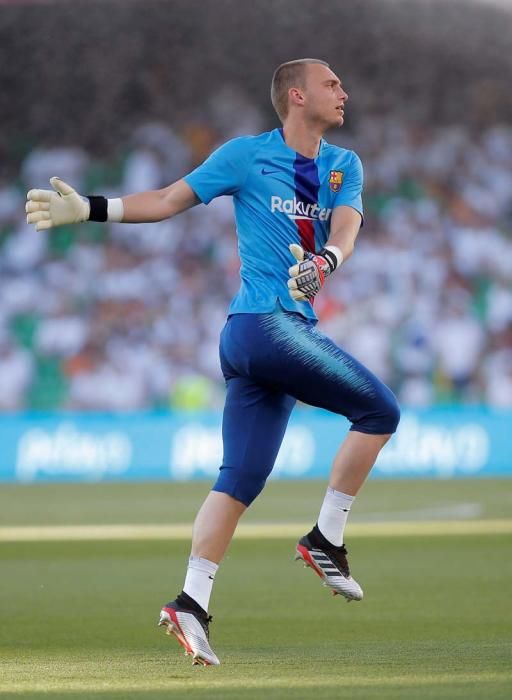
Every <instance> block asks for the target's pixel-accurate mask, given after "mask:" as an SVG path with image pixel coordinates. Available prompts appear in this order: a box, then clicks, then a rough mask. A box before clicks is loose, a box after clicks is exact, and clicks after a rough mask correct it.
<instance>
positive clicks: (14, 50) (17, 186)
mask: <svg viewBox="0 0 512 700" xmlns="http://www.w3.org/2000/svg"><path fill="white" fill-rule="evenodd" d="M511 29H512V12H511V10H510V6H509V3H508V2H506V1H503V2H500V1H499V0H485V1H482V2H478V1H477V0H467V1H466V2H462V1H458V0H450V1H437V0H430V1H427V0H357V1H356V0H343V2H342V1H341V0H321V1H320V2H319V1H318V0H317V1H315V2H311V1H310V0H295V1H294V2H292V1H291V0H273V1H270V0H263V1H259V2H254V3H244V2H236V1H234V0H206V1H205V0H203V1H202V2H200V1H199V0H167V1H164V0H160V1H156V0H144V1H143V0H123V1H121V0H103V1H101V2H99V1H95V0H93V1H88V2H85V1H82V0H77V1H75V2H68V1H67V0H57V1H56V0H38V1H35V0H34V1H30V0H18V1H16V0H12V1H11V2H9V1H6V0H0V53H1V61H0V95H1V97H0V104H1V125H2V128H1V130H0V413H1V414H2V415H1V419H0V444H1V446H2V447H1V450H0V482H2V483H1V484H0V561H1V565H0V566H1V580H2V585H1V586H0V611H1V619H2V624H1V625H0V694H1V695H2V698H4V697H5V698H12V699H13V700H19V698H20V697H23V698H33V699H34V700H35V699H36V698H37V699H38V700H41V698H42V697H51V698H52V700H54V699H55V700H77V698H81V699H82V700H83V699H84V698H93V699H94V700H100V698H108V699H109V700H116V699H119V698H125V697H130V698H132V697H133V698H136V699H137V700H142V698H144V700H157V699H158V700H160V698H164V697H165V698H169V697H177V698H183V697H187V699H193V698H208V699H209V700H212V699H215V698H219V699H220V698H221V699H222V700H230V699H232V700H235V699H236V700H239V698H240V697H242V695H243V697H245V698H248V699H249V700H255V699H256V698H258V699H259V698H262V697H264V698H265V700H271V699H272V698H285V697H286V698H287V697H293V698H294V699H296V700H306V699H307V700H310V698H311V697H312V696H313V695H314V696H315V697H318V698H338V697H340V687H341V688H342V689H343V692H344V693H345V694H346V697H350V698H377V697H378V698H379V700H386V699H388V700H397V699H399V698H404V699H405V698H407V700H416V699H417V698H422V699H423V698H441V697H442V698H472V697H481V696H482V695H485V696H486V697H487V698H489V699H490V698H493V700H494V699H497V698H503V699H504V698H509V697H510V695H511V692H512V676H511V674H510V658H511V638H510V629H511V628H512V620H511V608H510V599H509V598H510V596H509V593H508V586H509V583H508V582H509V580H510V575H511V574H512V571H511V570H510V557H509V551H510V534H511V531H512V528H511V520H510V506H511V495H510V483H512V482H510V480H509V478H508V475H509V474H510V473H511V470H512V460H511V459H510V445H509V433H510V424H511V419H512V197H511V193H512V100H511V99H510V84H511V82H512V81H511V79H512V54H511V52H510V36H511ZM305 55H313V56H319V57H321V58H324V59H326V60H327V61H329V62H330V63H331V65H332V67H333V68H334V69H335V70H336V71H337V72H338V73H339V74H340V75H341V76H342V78H343V81H344V85H345V86H346V89H347V91H348V92H349V95H350V99H349V103H348V109H347V121H346V126H345V127H344V128H343V130H341V131H340V132H337V133H332V134H330V135H329V137H330V139H331V140H333V141H336V142H338V143H341V144H343V145H346V146H347V147H349V148H354V149H355V150H356V151H357V152H358V153H359V154H360V155H361V157H362V159H363V162H364V164H365V171H366V192H365V206H366V221H365V226H364V229H363V230H362V232H361V235H360V237H359V240H358V244H357V249H356V252H355V255H354V256H353V257H352V259H351V260H350V261H349V262H348V263H347V265H345V266H344V267H343V270H342V272H341V273H340V274H339V275H336V276H335V277H333V278H331V279H330V280H329V283H328V286H327V287H326V288H325V289H324V291H323V294H322V297H321V299H319V301H318V305H317V308H318V311H319V315H320V318H321V327H322V328H324V329H325V330H326V332H327V333H328V334H330V335H331V336H332V337H334V338H335V339H336V340H337V341H339V342H340V344H341V345H343V346H344V347H346V348H347V349H348V350H350V351H351V352H353V353H354V354H355V355H356V356H357V357H358V358H359V359H361V360H362V361H363V362H365V363H366V364H368V365H369V366H370V367H371V368H372V369H374V371H375V372H376V373H377V374H378V375H379V376H381V377H382V378H383V379H384V380H385V381H386V382H388V383H389V384H390V385H391V386H392V387H393V389H394V390H395V392H396V393H397V395H398V396H399V398H400V401H401V403H402V405H403V407H404V413H403V419H402V423H401V426H400V431H399V433H398V434H397V436H396V437H395V438H394V439H393V441H392V442H391V443H390V444H389V445H388V446H387V447H386V450H385V451H384V452H383V456H382V459H381V460H380V461H379V463H378V465H377V467H376V469H375V475H376V476H378V477H380V478H379V479H373V478H372V479H371V480H370V482H369V483H368V484H367V485H366V486H365V489H364V491H363V493H362V494H361V497H360V498H358V499H357V501H356V504H355V506H354V509H353V513H352V514H351V520H350V523H349V526H348V528H347V536H348V541H349V548H350V554H351V565H352V566H353V569H354V572H356V571H357V576H358V577H359V578H360V579H361V581H362V582H364V587H365V593H366V597H365V601H364V602H363V603H362V604H361V605H360V606H359V608H357V607H356V608H354V606H342V608H340V606H339V605H338V601H335V603H334V607H333V605H332V603H333V601H331V600H330V598H329V596H326V595H324V596H321V595H320V594H321V590H319V589H318V582H317V581H314V580H313V577H310V575H309V573H305V572H304V573H303V575H300V574H302V572H300V574H298V573H296V572H295V570H294V569H293V567H292V564H291V561H290V560H291V556H292V552H293V543H294V541H295V539H296V538H297V536H300V535H301V534H303V531H304V528H305V527H309V525H310V523H311V518H312V517H314V516H315V514H316V512H317V509H318V505H319V503H320V502H321V498H322V493H323V489H324V487H325V475H326V473H327V470H328V467H329V462H330V458H331V456H332V454H333V451H334V450H335V448H336V446H337V444H338V443H339V440H340V437H341V436H342V433H343V430H345V429H346V427H347V426H346V425H344V424H343V421H340V419H337V418H332V417H331V418H329V417H327V416H326V415H325V414H323V413H322V412H319V411H316V410H313V409H308V408H306V407H302V408H298V409H297V410H296V412H295V415H294V419H293V422H292V424H291V426H290V430H289V431H288V435H287V439H286V441H285V444H284V447H283V451H282V453H281V455H280V458H279V462H278V465H277V468H276V474H277V476H280V477H286V480H280V479H278V480H276V481H274V482H273V483H270V484H269V485H268V486H267V488H266V490H265V492H264V494H263V495H262V497H261V498H260V499H258V501H257V502H256V504H255V505H254V508H253V509H251V510H250V512H249V513H248V514H247V516H246V519H245V521H244V523H242V526H241V529H240V532H239V538H238V539H236V540H235V542H234V544H233V547H232V549H231V550H230V554H229V556H228V558H227V559H226V561H225V562H224V564H223V567H222V569H221V574H220V575H219V579H218V582H217V584H216V590H215V593H214V597H213V605H212V611H213V614H214V616H215V625H214V629H213V634H214V645H215V649H216V651H218V652H219V655H220V656H221V658H222V660H223V662H225V663H223V665H222V666H221V667H220V669H218V670H217V671H218V672H216V675H215V676H213V675H209V676H206V675H203V674H201V675H200V674H195V673H193V669H190V668H189V667H188V666H187V665H186V664H185V665H184V662H183V661H182V660H181V659H180V658H178V657H177V655H176V649H175V648H174V647H173V648H171V647H170V646H169V644H168V643H167V642H168V640H166V639H164V638H163V637H161V636H160V635H157V634H156V630H155V629H154V628H153V627H151V625H152V616H153V615H154V614H155V612H156V610H157V609H158V606H159V605H160V604H161V602H162V601H163V600H165V599H166V596H168V595H174V592H175V590H177V589H179V587H180V586H181V584H182V577H183V566H184V562H185V561H186V557H187V554H188V546H189V544H188V543H189V536H190V525H191V522H192V519H193V517H194V513H195V510H196V509H197V506H198V504H199V503H200V501H201V499H202V497H203V496H204V494H205V493H206V492H207V490H208V484H209V483H211V480H212V478H213V474H214V473H215V471H216V469H217V468H218V464H219V460H220V452H219V451H220V449H221V446H220V442H219V424H220V408H221V406H222V399H223V386H222V383H221V377H220V371H219V367H218V360H217V339H218V333H219V330H220V328H221V326H222V323H223V321H224V317H225V311H226V308H227V305H228V301H229V298H230V296H231V295H232V294H233V293H234V292H235V291H236V289H237V285H238V278H237V270H238V259H237V255H236V239H235V233H234V227H233V221H232V208H231V203H230V201H229V200H224V199H221V200H217V201H216V202H214V203H213V204H212V205H210V206H209V207H208V208H206V207H202V206H201V207H197V208H195V209H193V210H191V211H190V212H187V213H186V214H184V215H182V216H180V217H179V218H177V219H175V220H173V221H170V222H163V223H161V224H152V225H150V226H144V225H140V226H119V225H100V224H86V225H83V226H79V227H72V228H65V227H63V228H60V229H57V230H55V231H51V232H49V233H48V234H36V233H35V231H34V230H33V229H32V228H31V227H28V226H27V225H26V224H25V216H24V201H25V193H26V191H27V189H30V188H32V187H41V188H44V187H47V186H48V178H49V177H50V176H52V175H54V174H58V175H60V177H62V178H63V179H66V180H68V181H69V182H70V183H72V184H73V185H74V186H76V187H77V189H78V190H79V191H81V192H88V193H91V194H93V193H101V194H105V195H107V196H119V195H122V194H123V193H127V192H133V191H136V190H142V189H145V188H148V187H159V186H163V185H166V184H168V183H169V182H170V181H172V180H173V179H175V178H178V177H180V176H181V175H183V174H184V173H185V172H187V171H188V170H189V169H190V168H191V167H193V166H194V165H195V164H197V163H199V162H200V161H201V160H202V159H203V158H204V157H205V156H206V155H207V154H208V152H209V151H210V150H211V149H213V148H214V147H215V146H216V145H217V144H219V143H222V142H223V141H224V140H226V139H228V138H230V137H232V136H235V135H237V134H240V133H253V132H256V131H258V130H263V129H270V128H273V127H274V126H275V125H276V118H275V116H274V114H273V113H272V109H271V106H270V101H269V82H270V77H271V74H272V71H273V69H274V68H275V66H276V65H277V64H278V63H280V62H281V61H284V60H288V59H290V58H291V57H297V56H305ZM177 259H179V265H178V264H177V263H176V260H177ZM474 476H486V477H488V478H486V479H475V478H468V477H474ZM205 477H206V479H207V480H206V481H201V479H205ZM297 477H308V480H307V481H305V480H299V479H297ZM411 477H414V479H411ZM434 477H437V478H434ZM439 477H440V478H439ZM451 477H458V478H457V479H451ZM464 477H466V478H464ZM497 477H498V478H497ZM131 479H136V480H137V483H135V484H134V483H129V480H131ZM191 479H193V480H194V481H190V480H191ZM420 479H421V480H420ZM9 482H10V483H9ZM19 482H25V483H23V484H21V483H19ZM30 482H36V483H30ZM44 482H48V483H44ZM63 482H65V483H63ZM84 482H87V483H84ZM90 482H100V483H90ZM125 482H126V483H125ZM248 600H249V601H250V604H248V602H247V601H248ZM306 603H307V604H306ZM121 611H122V612H121ZM340 623H341V624H340ZM207 671H208V670H207Z"/></svg>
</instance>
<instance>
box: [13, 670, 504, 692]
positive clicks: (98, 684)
mask: <svg viewBox="0 0 512 700" xmlns="http://www.w3.org/2000/svg"><path fill="white" fill-rule="evenodd" d="M208 671H209V673H208V677H207V678H206V677H204V678H201V679H199V678H187V679H185V680H181V679H180V680H177V679H176V680H175V679H172V678H168V679H164V678H158V679H157V678H155V679H154V680H153V681H151V682H149V683H148V681H147V680H142V679H137V678H130V680H129V681H128V682H127V681H126V680H125V679H122V678H120V679H109V680H107V679H105V680H93V679H90V678H88V679H83V680H76V679H64V678H62V679H59V680H58V681H55V680H54V681H52V680H51V679H45V680H32V681H30V680H27V679H19V680H17V681H15V682H12V681H11V682H7V683H1V682H0V691H2V692H11V693H13V692H14V693H24V692H27V691H32V692H38V691H39V692H46V693H48V692H52V691H53V692H57V691H64V690H66V691H75V692H80V691H81V692H84V691H86V692H89V693H100V692H104V691H106V690H108V691H125V692H126V693H130V692H134V691H139V692H141V691H146V692H151V691H155V690H175V689H179V688H189V689H192V688H193V689H200V688H209V689H212V690H213V689H219V688H225V689H228V688H254V689H258V688H260V689H271V688H292V687H294V686H295V687H300V688H305V687H310V688H318V689H319V690H321V689H324V688H325V689H326V688H334V687H336V688H339V679H335V678H334V679H333V678H325V677H317V678H315V677H311V678H300V679H298V678H297V677H291V676H289V675H285V676H282V677H281V678H277V677H275V676H274V677H272V678H259V679H257V680H256V679H252V678H248V679H244V678H226V677H223V678H219V677H218V676H217V677H216V675H215V674H216V669H214V670H213V671H212V669H208ZM511 679H512V672H509V671H495V672H485V671H484V672H481V673H464V674H460V675H459V676H457V675H455V674H452V673H439V674H428V675H427V674H418V675H413V674H410V675H409V674H402V675H392V676H384V675H382V674H377V675H375V676H368V675H366V676H364V675H361V676H356V675H347V676H344V677H343V685H344V688H345V690H347V689H349V688H351V687H352V688H354V687H376V686H377V687H386V686H388V687H389V686H396V687H398V688H400V687H411V688H415V687H425V686H438V685H446V684H448V685H450V686H457V685H466V684H468V683H475V684H482V683H489V682H496V681H497V682H506V681H509V680H511Z"/></svg>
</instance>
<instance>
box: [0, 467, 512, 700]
mask: <svg viewBox="0 0 512 700" xmlns="http://www.w3.org/2000/svg"><path fill="white" fill-rule="evenodd" d="M207 490H208V486H207V485H206V484H204V483H197V484H179V485H178V484H94V485H34V486H12V485H9V486H7V485H4V486H2V488H1V489H0V611H1V614H0V698H2V700H4V699H5V698H12V699H13V700H14V699H16V700H18V699H21V698H30V699H33V700H35V699H36V698H37V699H38V700H43V698H44V699H51V700H78V699H80V700H84V699H85V698H87V699H90V700H107V699H108V700H125V699H132V698H133V699H135V700H142V699H144V700H157V699H158V700H160V699H162V700H163V699H164V698H183V699H184V700H185V699H186V700H188V699H190V700H195V699H196V698H204V699H205V700H206V698H208V699H212V700H216V699H219V700H235V699H236V700H238V699H240V700H243V699H247V700H256V699H258V700H259V699H260V698H262V699H263V698H264V699H265V700H273V699H275V698H293V699H294V700H295V699H296V700H317V699H318V700H322V699H324V698H333V699H334V698H347V699H352V698H354V699H360V698H361V699H362V698H365V699H366V698H368V699H370V698H371V699H373V698H375V699H377V698H379V700H395V699H402V698H403V699H404V700H405V699H406V698H407V700H418V699H420V698H421V699H423V698H432V699H434V698H435V699H436V700H444V699H452V698H460V699H463V698H464V699H465V700H468V699H472V698H482V697H484V698H485V700H495V699H498V698H503V699H505V698H507V700H508V699H509V698H510V697H512V644H511V642H512V597H511V586H510V581H511V576H512V557H511V556H510V554H511V551H512V548H511V544H512V535H511V534H507V533H506V532H503V531H497V532H496V533H493V531H492V527H491V528H490V529H489V532H488V533H487V534H473V535H461V536H453V535H450V534H443V531H442V528H440V530H439V534H437V535H435V536H421V535H420V536H418V535H412V534H410V535H407V536H396V537H389V536H375V537H372V536H371V535H365V536H360V535H359V536H354V537H352V538H351V536H350V528H351V525H352V524H353V527H354V532H355V526H356V525H357V524H358V523H362V522H366V523H374V528H375V534H377V533H378V528H379V526H380V524H381V523H385V522H387V521H390V522H402V523H404V527H405V528H406V525H407V523H409V522H411V521H415V522H423V521H432V520H439V521H440V522H441V521H442V522H448V521H450V520H451V519H453V518H455V519H458V520H459V521H462V522H465V521H468V522H469V521H472V522H474V521H475V520H477V521H486V520H487V521H488V522H489V523H491V521H494V520H498V519H499V520H501V521H502V522H503V521H507V519H508V518H510V517H511V515H510V513H511V508H510V506H511V501H512V497H511V491H512V481H507V480H501V481H497V480H496V481H490V480H489V481H487V480H486V481H478V480H474V481H470V480H468V481H447V482H419V481H418V482H370V483H368V484H367V486H366V487H365V489H364V490H363V492H362V493H361V496H360V498H358V499H357V501H356V505H355V506H354V509H353V513H352V514H351V521H350V524H349V526H348V528H347V538H346V539H347V545H348V548H349V551H350V562H351V566H352V569H353V572H354V575H355V576H356V577H357V578H358V580H359V581H360V582H361V584H362V585H363V588H364V590H365V599H364V600H363V601H362V602H361V603H355V602H353V603H350V604H347V603H346V602H345V601H344V600H343V599H341V598H340V597H335V598H333V597H331V596H330V595H329V593H328V592H327V591H326V590H325V589H324V588H322V586H321V584H320V579H318V578H317V577H316V576H315V575H314V574H313V573H312V572H311V571H310V570H304V569H303V568H302V567H301V565H300V563H298V562H294V561H293V553H294V545H295V539H294V538H272V539H243V538H239V539H237V540H235V541H234V542H233V545H232V547H231V549H230V551H229V554H228V556H227V558H226V560H225V562H224V563H223V565H222V567H221V568H220V570H219V573H218V575H217V579H216V584H215V589H214V594H213V597H212V604H211V608H210V612H211V613H212V615H213V617H214V620H213V623H212V628H211V629H212V632H211V635H212V646H213V648H214V649H215V651H216V652H217V654H218V655H219V657H220V659H221V662H222V665H221V666H220V667H216V668H202V667H193V666H192V665H191V662H190V659H189V658H185V656H184V655H183V654H182V653H181V648H180V647H179V646H178V644H177V643H176V642H175V640H174V639H173V638H170V637H167V636H166V635H165V634H164V632H163V630H162V629H157V627H156V620H157V617H158V611H159V608H160V606H161V604H162V603H165V602H166V601H167V600H168V599H170V598H172V597H174V595H175V594H176V593H177V592H178V590H179V589H180V588H181V585H182V583H183V576H184V567H185V563H186V559H187V557H188V550H189V543H188V541H186V540H185V539H177V540H169V541H165V540H154V539H148V540H138V541H135V540H133V541H131V540H123V541H120V540H117V541H115V540H113V541H109V540H104V541H97V540H83V541H80V540H78V541H69V540H66V538H65V535H63V539H62V541H44V539H41V540H40V541H2V532H4V531H5V528H7V527H9V526H22V525H54V526H66V525H73V524H74V525H88V524H110V525H112V524H129V523H139V524H168V523H186V522H190V521H191V520H192V518H193V515H194V512H195V509H196V508H197V506H198V505H199V503H200V501H201V499H202V497H203V496H204V494H205V493H206V492H207ZM323 490H324V484H322V483H319V482H309V483H305V482H302V483H301V482H296V483H292V482H275V483H271V484H269V485H268V487H267V489H266V491H265V493H264V494H263V495H262V496H261V499H260V501H259V502H257V503H256V504H255V505H254V508H253V509H251V511H250V512H249V513H248V514H247V518H246V520H247V522H248V523H250V522H252V523H276V524H278V523H287V522H288V523H294V522H297V523H301V522H303V523H308V522H311V520H312V518H314V517H315V515H316V513H317V510H318V506H319V502H320V500H321V496H322V493H323ZM510 531H511V530H509V533H510ZM63 533H65V530H63ZM301 534H302V532H297V537H298V536H300V535H301Z"/></svg>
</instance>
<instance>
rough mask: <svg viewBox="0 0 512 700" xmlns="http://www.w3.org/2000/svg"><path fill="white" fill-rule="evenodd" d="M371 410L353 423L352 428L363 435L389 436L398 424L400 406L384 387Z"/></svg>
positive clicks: (390, 392)
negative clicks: (363, 433)
mask: <svg viewBox="0 0 512 700" xmlns="http://www.w3.org/2000/svg"><path fill="white" fill-rule="evenodd" d="M385 389H386V391H383V392H382V393H381V394H380V396H379V399H378V401H376V402H375V401H374V402H373V403H372V407H371V409H370V410H369V411H368V412H367V413H365V414H364V415H362V416H359V417H358V418H357V419H356V420H354V421H353V425H352V427H353V428H354V429H355V430H360V431H362V432H365V433H371V434H375V435H391V434H392V433H394V432H396V429H397V427H398V423H399V422H400V406H399V404H398V401H397V398H396V396H395V395H394V394H393V392H392V391H391V390H390V389H388V388H387V387H385Z"/></svg>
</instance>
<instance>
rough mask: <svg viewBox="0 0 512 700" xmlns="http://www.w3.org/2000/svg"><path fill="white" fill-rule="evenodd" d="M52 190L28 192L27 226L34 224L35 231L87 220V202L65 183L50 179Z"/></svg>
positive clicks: (26, 207)
mask: <svg viewBox="0 0 512 700" xmlns="http://www.w3.org/2000/svg"><path fill="white" fill-rule="evenodd" d="M50 185H51V186H52V187H53V190H54V191H52V190H30V192H28V194H27V203H26V205H25V211H26V212H27V224H34V225H35V227H36V231H43V230H44V229H48V228H52V226H63V225H65V224H76V223H79V222H80V221H87V220H88V219H89V213H90V204H89V200H87V199H83V198H82V197H81V196H80V195H79V194H78V192H77V191H76V190H74V189H73V188H72V187H71V185H68V184H67V182H64V180H61V179H60V178H58V177H51V178H50Z"/></svg>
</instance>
